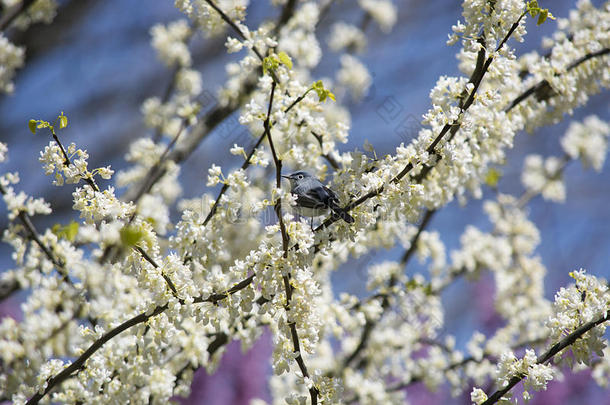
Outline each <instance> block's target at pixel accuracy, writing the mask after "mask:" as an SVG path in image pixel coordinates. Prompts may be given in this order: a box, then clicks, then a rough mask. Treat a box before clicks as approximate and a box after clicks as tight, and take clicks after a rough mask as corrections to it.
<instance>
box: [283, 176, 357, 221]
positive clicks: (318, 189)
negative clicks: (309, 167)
mask: <svg viewBox="0 0 610 405" xmlns="http://www.w3.org/2000/svg"><path fill="white" fill-rule="evenodd" d="M282 177H284V178H286V179H288V180H290V187H291V189H290V192H291V193H292V194H294V195H295V196H296V203H297V205H296V206H297V212H298V213H299V214H300V215H303V216H307V217H311V218H312V221H313V217H317V216H319V215H324V214H325V213H326V212H328V209H329V208H330V209H331V210H332V211H333V213H335V214H336V215H338V216H339V217H341V219H343V220H344V221H345V222H347V223H348V224H351V223H352V222H354V218H352V216H351V215H350V214H348V213H347V211H345V210H344V209H343V208H341V207H339V199H338V198H337V195H336V194H335V193H334V191H332V190H331V189H330V188H328V187H326V186H325V185H324V184H322V182H320V180H318V179H317V178H315V177H314V176H312V175H311V174H309V173H307V172H305V171H302V170H299V171H298V172H294V173H292V174H289V175H288V176H282Z"/></svg>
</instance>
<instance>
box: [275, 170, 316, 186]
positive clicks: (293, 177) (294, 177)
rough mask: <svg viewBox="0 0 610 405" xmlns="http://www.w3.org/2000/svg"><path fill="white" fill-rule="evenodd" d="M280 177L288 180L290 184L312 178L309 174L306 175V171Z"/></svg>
mask: <svg viewBox="0 0 610 405" xmlns="http://www.w3.org/2000/svg"><path fill="white" fill-rule="evenodd" d="M282 177H283V178H285V179H288V180H290V184H294V183H295V182H297V181H300V180H304V179H307V178H309V177H312V176H311V174H309V173H307V172H306V171H303V170H299V171H297V172H294V173H290V174H289V175H288V176H282Z"/></svg>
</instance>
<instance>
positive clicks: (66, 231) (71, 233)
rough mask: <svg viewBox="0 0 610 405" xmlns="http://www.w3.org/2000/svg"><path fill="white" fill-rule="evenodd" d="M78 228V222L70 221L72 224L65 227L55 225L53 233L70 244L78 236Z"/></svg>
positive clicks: (52, 229)
mask: <svg viewBox="0 0 610 405" xmlns="http://www.w3.org/2000/svg"><path fill="white" fill-rule="evenodd" d="M78 227H79V225H78V222H76V221H70V223H69V224H68V225H65V226H61V225H60V224H55V225H53V227H52V228H51V232H53V233H54V234H55V235H57V237H58V238H64V239H67V240H69V241H70V242H74V239H75V238H76V235H77V234H78Z"/></svg>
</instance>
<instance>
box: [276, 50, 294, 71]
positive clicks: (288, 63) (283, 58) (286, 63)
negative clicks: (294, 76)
mask: <svg viewBox="0 0 610 405" xmlns="http://www.w3.org/2000/svg"><path fill="white" fill-rule="evenodd" d="M277 56H278V57H279V58H280V62H282V64H283V65H284V66H286V67H287V68H288V69H292V59H290V56H288V54H286V52H280V53H278V54H277Z"/></svg>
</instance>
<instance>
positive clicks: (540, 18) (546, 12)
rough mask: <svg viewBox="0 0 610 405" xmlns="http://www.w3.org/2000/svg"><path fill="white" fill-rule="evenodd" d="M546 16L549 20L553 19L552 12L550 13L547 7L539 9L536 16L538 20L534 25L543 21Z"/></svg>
mask: <svg viewBox="0 0 610 405" xmlns="http://www.w3.org/2000/svg"><path fill="white" fill-rule="evenodd" d="M547 18H550V19H551V20H554V19H555V17H554V16H553V14H551V12H550V11H549V9H548V8H545V9H542V10H540V15H539V16H538V22H537V23H536V25H540V24H542V23H544V22H545V21H546V20H547Z"/></svg>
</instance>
